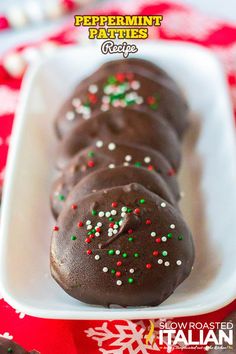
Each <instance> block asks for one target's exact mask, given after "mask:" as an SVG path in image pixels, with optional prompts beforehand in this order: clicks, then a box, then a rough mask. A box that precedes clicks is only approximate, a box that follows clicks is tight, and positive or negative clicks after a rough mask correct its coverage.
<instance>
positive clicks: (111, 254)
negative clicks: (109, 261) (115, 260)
mask: <svg viewBox="0 0 236 354" xmlns="http://www.w3.org/2000/svg"><path fill="white" fill-rule="evenodd" d="M107 253H108V254H109V255H110V256H113V254H115V251H114V250H109V251H108V252H107Z"/></svg>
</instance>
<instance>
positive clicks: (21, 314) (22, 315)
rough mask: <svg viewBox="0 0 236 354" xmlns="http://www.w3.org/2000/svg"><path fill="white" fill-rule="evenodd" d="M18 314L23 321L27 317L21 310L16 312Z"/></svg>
mask: <svg viewBox="0 0 236 354" xmlns="http://www.w3.org/2000/svg"><path fill="white" fill-rule="evenodd" d="M15 311H16V313H17V314H19V319H20V320H22V319H23V318H24V317H25V313H24V312H20V311H19V310H15Z"/></svg>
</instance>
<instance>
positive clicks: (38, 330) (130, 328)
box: [0, 0, 236, 354]
mask: <svg viewBox="0 0 236 354" xmlns="http://www.w3.org/2000/svg"><path fill="white" fill-rule="evenodd" d="M121 8H122V9H123V7H121V6H119V5H118V4H117V3H116V2H112V3H111V4H110V5H109V8H108V6H106V7H104V8H101V9H100V11H99V13H100V14H101V13H104V14H127V13H130V14H131V13H132V14H140V15H151V14H162V15H163V16H164V20H163V22H162V26H161V27H160V28H154V29H152V30H151V38H152V39H155V40H158V38H162V39H169V40H184V41H188V42H194V43H198V44H201V45H203V46H206V47H208V48H211V49H212V50H213V51H214V52H215V53H216V55H217V56H218V58H219V59H220V60H221V62H222V64H223V67H224V69H225V73H226V78H227V80H228V82H229V87H230V93H231V95H232V101H233V105H234V110H235V114H236V25H233V24H228V23H225V22H222V21H219V20H215V19H210V18H208V17H206V16H205V15H203V14H201V13H199V12H197V11H195V10H192V9H191V8H187V7H184V6H182V5H178V4H174V3H172V2H164V1H157V0H154V1H144V0H136V1H128V2H127V1H126V4H125V8H124V9H123V10H121ZM96 11H97V10H96ZM92 13H93V14H94V13H95V11H94V12H92ZM72 24H73V18H72V19H71V23H70V24H69V25H68V26H67V27H66V28H63V30H62V31H60V33H57V34H55V35H53V36H51V37H50V38H46V39H44V40H43V41H42V42H39V43H33V44H31V45H30V46H28V47H31V48H38V47H40V46H41V45H42V44H43V43H51V42H52V41H53V43H56V44H57V45H58V46H61V45H67V44H72V43H79V42H80V41H81V40H83V39H84V36H86V35H87V33H83V30H79V29H78V28H73V25H72ZM26 48H27V47H26V46H22V47H20V48H15V49H14V50H13V52H16V53H19V55H21V54H22V53H23V52H24V50H25V49H26ZM7 55H9V53H6V55H5V56H4V58H2V60H1V61H0V102H1V104H0V184H2V182H3V178H4V168H5V164H6V158H7V150H8V144H9V137H10V134H11V128H12V123H13V119H14V112H15V107H16V104H17V96H18V92H19V88H20V85H21V80H22V77H21V76H19V77H12V76H11V75H10V74H9V73H8V72H7V70H6V69H5V67H4V59H5V58H6V57H7ZM235 309H236V302H233V303H231V304H230V305H228V306H226V307H225V308H223V309H220V310H218V311H216V312H214V313H210V314H206V315H202V316H196V317H193V318H184V319H182V320H183V321H194V322H197V321H202V322H205V321H220V320H222V319H223V318H225V317H226V316H227V315H228V314H229V313H230V312H231V311H233V310H235ZM175 321H181V319H175ZM145 323H148V322H143V321H140V322H137V321H133V322H132V321H64V320H63V321H58V320H44V319H38V318H32V317H29V316H24V314H19V313H17V312H16V311H15V310H14V309H12V308H11V307H10V306H9V305H8V304H7V303H6V302H4V300H3V299H2V300H0V334H1V335H4V336H13V339H14V340H15V341H17V342H19V343H20V344H22V345H23V346H25V347H26V348H27V349H33V348H35V349H37V350H39V351H40V352H41V353H42V354H62V353H63V354H77V353H81V354H90V353H91V354H96V353H101V352H102V353H104V354H126V353H131V354H132V353H136V354H142V353H154V352H156V351H157V349H155V348H153V349H151V348H150V346H149V347H147V346H146V345H145V340H144V339H143V340H142V344H140V342H139V339H140V338H139V335H138V333H139V330H140V328H142V326H144V324H145ZM106 324H107V326H108V328H109V330H110V336H108V335H103V331H102V329H101V327H102V326H106ZM117 325H120V326H121V327H117ZM97 327H98V329H97V330H96V332H97V334H95V333H93V331H95V328H97ZM89 328H90V331H89V332H88V333H90V334H91V336H90V337H88V336H87V335H88V333H86V332H85V330H88V329H89ZM121 329H122V330H125V331H126V333H127V338H125V339H123V340H121V338H122V331H121ZM98 332H100V338H103V342H102V343H100V344H101V346H100V347H99V345H98V344H99V342H98V337H99V335H98ZM130 333H131V336H130ZM132 336H133V338H134V340H133V341H132V340H131V339H130V337H131V338H132ZM117 339H120V342H119V343H118V342H117V345H115V346H114V341H115V340H117ZM127 342H129V343H130V346H127V345H126V344H125V343H127ZM112 344H113V345H112ZM131 348H132V349H131ZM171 352H173V353H179V352H180V351H178V350H174V351H171ZM188 352H190V350H185V353H188ZM198 352H199V354H200V353H203V352H204V351H203V350H199V351H198ZM160 353H166V350H161V351H160ZM191 353H192V351H191Z"/></svg>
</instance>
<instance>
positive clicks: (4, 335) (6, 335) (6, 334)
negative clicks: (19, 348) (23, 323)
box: [0, 332, 13, 340]
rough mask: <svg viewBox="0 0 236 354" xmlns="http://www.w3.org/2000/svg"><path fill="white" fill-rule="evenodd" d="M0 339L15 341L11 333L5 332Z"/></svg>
mask: <svg viewBox="0 0 236 354" xmlns="http://www.w3.org/2000/svg"><path fill="white" fill-rule="evenodd" d="M0 337H3V338H6V339H10V340H11V339H13V336H12V335H11V334H10V333H9V332H5V333H3V334H0Z"/></svg>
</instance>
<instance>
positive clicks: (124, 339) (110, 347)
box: [85, 320, 172, 354]
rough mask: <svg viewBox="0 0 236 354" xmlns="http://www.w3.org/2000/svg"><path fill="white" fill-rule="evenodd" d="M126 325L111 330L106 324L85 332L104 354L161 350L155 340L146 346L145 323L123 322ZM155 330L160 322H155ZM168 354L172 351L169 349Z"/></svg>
mask: <svg viewBox="0 0 236 354" xmlns="http://www.w3.org/2000/svg"><path fill="white" fill-rule="evenodd" d="M123 322H124V324H115V325H113V326H112V329H109V326H108V325H109V322H104V323H103V324H102V326H101V327H95V328H89V329H87V330H85V333H86V335H87V337H90V338H92V339H93V340H95V341H96V342H97V344H98V347H102V348H99V351H100V352H101V353H103V354H123V353H126V352H129V353H132V354H150V353H152V352H153V353H154V352H157V351H160V350H161V349H160V348H159V347H158V345H157V343H156V340H155V338H154V335H153V338H151V339H150V342H151V343H150V344H146V340H145V332H146V331H147V326H146V325H145V322H144V321H136V322H135V321H123ZM153 322H154V326H155V329H157V328H159V327H158V325H159V322H158V320H153ZM167 351H168V353H170V352H171V351H172V348H171V347H167Z"/></svg>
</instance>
